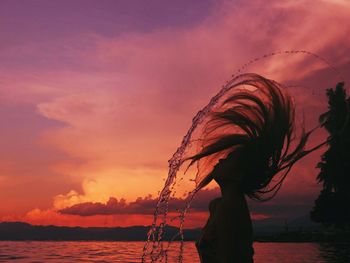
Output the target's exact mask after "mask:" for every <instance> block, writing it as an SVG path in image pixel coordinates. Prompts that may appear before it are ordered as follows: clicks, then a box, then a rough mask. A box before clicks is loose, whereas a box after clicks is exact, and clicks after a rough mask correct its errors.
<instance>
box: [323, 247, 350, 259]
mask: <svg viewBox="0 0 350 263" xmlns="http://www.w3.org/2000/svg"><path fill="white" fill-rule="evenodd" d="M319 251H320V255H321V257H322V258H323V259H324V261H325V262H332V263H344V262H350V244H349V243H322V244H320V245H319Z"/></svg>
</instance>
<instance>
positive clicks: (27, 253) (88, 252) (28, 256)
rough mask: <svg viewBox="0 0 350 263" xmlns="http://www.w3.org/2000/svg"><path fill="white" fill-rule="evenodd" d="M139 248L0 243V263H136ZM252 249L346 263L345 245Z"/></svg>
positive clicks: (192, 257) (190, 254) (279, 257)
mask: <svg viewBox="0 0 350 263" xmlns="http://www.w3.org/2000/svg"><path fill="white" fill-rule="evenodd" d="M143 245H144V242H33V241H31V242H8V241H0V262H60V263H65V262H123V263H127V262H140V255H141V252H142V248H143ZM177 245H178V244H175V246H177ZM254 249H255V252H256V255H255V257H254V259H255V262H257V263H265V262H266V263H280V262H285V263H294V262H296V263H299V262H317V263H328V262H336V263H338V262H339V263H346V262H350V244H348V243H339V244H317V243H254ZM175 261H176V260H175V259H173V260H170V262H175ZM184 263H199V260H198V255H197V251H196V248H195V246H194V243H193V242H186V243H185V252H184Z"/></svg>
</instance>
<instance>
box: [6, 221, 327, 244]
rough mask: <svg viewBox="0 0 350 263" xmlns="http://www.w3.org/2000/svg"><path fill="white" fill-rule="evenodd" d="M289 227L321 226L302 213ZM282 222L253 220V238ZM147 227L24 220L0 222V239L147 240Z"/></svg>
mask: <svg viewBox="0 0 350 263" xmlns="http://www.w3.org/2000/svg"><path fill="white" fill-rule="evenodd" d="M287 225H288V227H289V230H291V231H294V230H300V229H303V231H304V230H306V231H308V230H310V231H313V230H315V229H319V228H320V224H315V223H313V222H311V220H310V219H309V216H308V215H306V216H303V217H299V218H296V219H294V220H291V221H288V222H287ZM285 227H286V226H285V225H281V224H277V223H276V222H274V221H273V220H272V221H267V222H265V223H261V222H260V223H255V224H254V232H255V239H257V240H259V238H260V237H261V236H263V237H268V236H271V235H275V234H277V233H281V232H283V231H285ZM148 230H149V227H148V226H132V227H63V226H34V225H30V224H27V223H23V222H2V223H0V240H18V241H23V240H38V241H40V240H42V241H44V240H54V241H79V240H80V241H88V240H91V241H145V240H146V239H147V232H148ZM176 233H178V230H177V228H175V227H171V226H167V227H165V235H164V240H169V239H171V238H172V237H173V236H174V235H175V234H176ZM199 235H200V229H199V228H197V229H185V230H184V239H185V240H186V241H193V240H196V239H197V238H198V237H199Z"/></svg>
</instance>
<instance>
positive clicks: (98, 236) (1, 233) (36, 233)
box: [0, 222, 200, 241]
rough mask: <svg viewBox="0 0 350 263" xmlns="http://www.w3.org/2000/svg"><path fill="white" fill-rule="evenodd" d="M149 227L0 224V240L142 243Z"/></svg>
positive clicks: (170, 232)
mask: <svg viewBox="0 0 350 263" xmlns="http://www.w3.org/2000/svg"><path fill="white" fill-rule="evenodd" d="M148 230H149V227H146V226H132V227H62V226H33V225H30V224H27V223H23V222H3V223H0V240H18V241H19V240H56V241H60V240H62V241H63V240H66V241H78V240H86V241H87V240H94V241H141V240H142V241H144V240H146V239H147V232H148ZM165 231H166V234H165V236H164V239H165V240H168V239H170V238H172V237H173V236H174V235H175V234H176V233H178V231H177V229H176V228H175V227H171V226H167V227H166V228H165ZM199 233H200V229H187V230H185V231H184V237H185V240H195V239H196V238H197V237H198V235H199Z"/></svg>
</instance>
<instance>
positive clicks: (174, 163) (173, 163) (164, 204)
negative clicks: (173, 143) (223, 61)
mask: <svg viewBox="0 0 350 263" xmlns="http://www.w3.org/2000/svg"><path fill="white" fill-rule="evenodd" d="M283 54H304V55H307V56H311V57H314V58H316V59H317V60H320V61H322V62H323V63H324V64H325V65H327V67H328V68H330V69H332V70H333V71H334V72H335V74H336V75H338V76H340V77H341V76H342V74H341V73H340V72H339V71H338V70H337V69H336V68H335V67H334V66H333V65H332V64H331V63H330V62H328V61H327V60H326V59H325V58H323V57H321V56H319V55H317V54H315V53H312V52H309V51H305V50H284V51H277V52H272V53H268V54H265V55H263V56H261V57H257V58H255V59H252V60H250V61H248V62H247V63H246V64H244V65H242V66H241V67H240V68H239V69H238V70H237V71H236V72H235V74H233V75H232V76H231V79H230V80H229V81H227V82H226V84H225V85H223V86H222V88H221V90H220V91H219V92H218V93H217V94H216V95H215V96H214V97H212V98H211V100H210V101H209V103H208V104H207V105H206V106H205V107H204V108H202V109H201V110H200V111H198V113H197V114H196V115H195V116H194V117H193V119H192V125H191V127H190V128H189V130H188V131H187V133H186V135H185V136H184V137H183V139H182V142H181V144H180V146H179V147H178V148H177V150H176V151H175V153H174V154H173V156H172V157H171V159H170V160H169V161H168V163H169V172H168V177H167V179H166V181H165V184H164V187H163V189H162V191H161V192H160V194H159V198H158V200H157V204H156V208H155V211H154V217H153V222H152V225H151V227H150V230H149V231H148V233H147V241H146V243H145V245H144V248H143V255H142V259H141V261H142V262H146V257H147V256H148V255H150V257H151V262H156V261H157V260H158V259H159V257H161V260H162V258H163V257H165V258H167V256H166V255H165V256H164V253H163V251H162V249H161V251H159V248H160V247H162V246H160V243H161V240H162V236H163V233H164V227H165V225H166V219H167V213H168V204H169V203H168V201H169V198H170V195H171V192H172V186H174V183H175V179H176V175H177V172H178V170H179V169H180V167H181V165H182V164H183V162H184V160H183V155H184V153H185V150H186V147H187V146H188V144H189V143H190V142H191V138H192V134H193V132H194V130H195V129H196V128H197V126H198V125H199V124H201V122H202V121H203V119H204V117H205V116H206V115H207V114H208V113H209V112H210V111H211V109H212V108H213V107H214V106H215V105H216V104H217V102H218V101H219V99H220V98H221V97H222V96H224V95H225V94H226V93H227V92H228V91H229V90H230V89H231V88H232V87H233V86H234V85H233V84H234V83H235V82H236V80H237V79H238V78H239V77H240V76H239V74H241V73H242V72H243V71H244V70H245V69H246V68H247V67H248V66H250V65H252V64H255V63H257V62H258V61H260V60H263V59H266V58H269V57H272V56H278V55H283ZM198 191H199V189H198V188H197V187H196V188H195V189H194V190H193V191H192V192H190V193H189V194H188V197H189V198H188V199H187V201H186V205H185V207H184V209H183V210H182V211H181V215H180V225H179V235H180V237H181V244H180V253H179V258H178V262H182V254H183V240H184V236H183V224H184V218H185V215H186V213H187V211H188V209H189V208H190V204H191V202H192V200H193V198H194V196H195V194H196V193H197V192H198ZM160 212H162V213H160ZM160 214H162V218H161V222H160V224H159V226H158V227H157V222H158V216H159V215H160ZM157 228H158V231H157ZM151 240H152V243H153V245H152V249H151V252H150V253H148V246H149V243H150V241H151ZM165 254H166V253H165ZM166 262H167V259H166Z"/></svg>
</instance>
